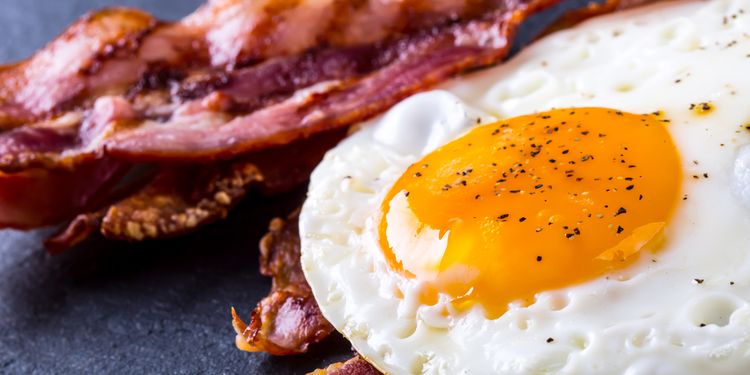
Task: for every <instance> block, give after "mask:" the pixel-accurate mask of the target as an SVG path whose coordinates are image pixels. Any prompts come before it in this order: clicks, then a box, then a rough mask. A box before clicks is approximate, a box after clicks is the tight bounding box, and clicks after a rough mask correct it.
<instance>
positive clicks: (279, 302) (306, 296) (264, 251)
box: [232, 212, 333, 355]
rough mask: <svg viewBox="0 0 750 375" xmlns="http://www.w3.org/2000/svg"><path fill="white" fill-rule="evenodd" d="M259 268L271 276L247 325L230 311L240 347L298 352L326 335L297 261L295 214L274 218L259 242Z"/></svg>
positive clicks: (325, 326) (323, 321) (328, 326)
mask: <svg viewBox="0 0 750 375" xmlns="http://www.w3.org/2000/svg"><path fill="white" fill-rule="evenodd" d="M260 250H261V255H260V271H261V273H262V274H264V275H266V276H269V277H272V278H273V285H272V287H271V293H270V294H269V296H268V297H266V298H264V299H263V300H262V301H261V302H260V303H258V305H257V306H256V308H255V310H254V311H253V312H252V316H251V318H250V323H249V324H246V323H245V322H244V321H243V320H242V319H241V318H240V317H239V316H238V315H237V312H236V311H235V310H234V308H233V309H232V318H233V319H232V325H233V326H234V329H235V331H236V332H237V339H236V343H237V347H238V348H239V349H242V350H245V351H249V352H258V351H264V352H267V353H270V354H274V355H287V354H298V353H304V352H306V351H307V348H308V346H309V345H311V344H314V343H316V342H319V341H321V340H323V339H324V338H326V337H328V335H329V334H330V333H331V332H333V326H331V324H330V323H328V321H327V320H326V319H325V318H324V317H323V315H322V314H321V312H320V309H319V308H318V304H317V302H315V298H314V297H313V295H312V290H310V286H309V285H308V284H307V281H306V280H305V275H304V273H303V272H302V265H301V264H300V258H299V257H300V243H299V234H298V227H297V213H296V212H295V213H293V214H292V215H290V216H289V218H288V219H287V220H282V219H274V220H273V221H272V222H271V225H270V228H269V233H268V234H267V235H266V236H265V237H263V239H262V240H261V243H260Z"/></svg>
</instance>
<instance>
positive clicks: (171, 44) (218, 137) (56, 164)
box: [0, 0, 559, 242]
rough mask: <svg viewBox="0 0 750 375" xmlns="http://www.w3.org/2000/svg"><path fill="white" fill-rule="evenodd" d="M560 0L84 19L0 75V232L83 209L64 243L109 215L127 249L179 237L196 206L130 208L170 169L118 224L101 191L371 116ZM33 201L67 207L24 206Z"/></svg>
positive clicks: (220, 9)
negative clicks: (144, 172) (132, 242)
mask: <svg viewBox="0 0 750 375" xmlns="http://www.w3.org/2000/svg"><path fill="white" fill-rule="evenodd" d="M557 1H559V0H441V1H421V0H406V1H404V0H377V1H376V0H371V1H354V2H348V1H334V0H324V1H311V0H309V1H304V0H299V1H282V0H259V1H249V0H244V1H243V0H210V1H209V2H208V3H207V4H205V5H204V6H203V7H201V8H200V9H198V10H197V11H196V12H195V13H194V14H192V15H190V16H188V17H186V18H185V19H183V20H181V21H179V22H175V23H166V22H162V21H159V20H156V19H154V18H153V17H152V16H151V15H149V14H146V13H144V12H141V11H137V10H132V9H125V8H112V9H108V10H104V11H100V12H96V13H92V14H89V15H87V16H85V17H83V18H82V19H80V20H79V21H78V22H76V23H75V24H74V25H72V26H71V27H70V28H69V29H68V30H66V31H65V32H64V33H63V34H62V35H61V36H60V37H59V38H57V39H56V40H54V41H53V42H51V43H50V44H49V45H48V46H47V47H45V48H44V49H43V50H41V51H39V52H38V53H36V54H35V55H34V56H32V57H31V58H30V59H28V60H26V61H23V62H20V63H18V64H14V65H10V66H5V67H2V68H0V186H2V188H0V224H1V225H3V226H10V227H20V228H29V227H36V226H41V225H47V224H52V223H55V222H59V221H61V220H64V219H68V218H72V217H74V216H75V215H76V214H80V213H85V212H90V213H92V214H89V215H88V216H87V217H86V218H83V219H81V220H79V221H78V224H77V228H78V229H79V230H78V231H75V230H73V231H72V235H71V236H68V237H67V238H68V239H73V238H77V237H81V234H82V233H85V232H86V230H81V228H84V229H85V228H87V225H88V226H89V227H90V225H91V224H95V223H97V222H102V223H107V222H109V223H112V222H113V220H120V221H123V225H125V227H124V229H123V227H116V228H115V226H113V227H112V228H113V230H110V231H105V234H107V233H116V234H115V235H114V237H118V238H119V237H122V235H121V233H125V232H126V231H128V229H127V226H128V225H130V227H131V229H134V228H135V227H136V225H139V226H140V227H141V228H140V229H139V230H131V231H130V232H131V234H133V235H132V236H129V238H130V239H138V238H150V237H153V236H152V234H154V233H156V236H160V235H161V234H162V233H166V234H169V233H180V232H182V231H185V228H184V227H181V228H178V229H174V226H173V225H172V224H170V223H171V222H173V221H174V220H175V217H177V216H179V215H180V214H181V212H177V211H182V213H184V211H186V210H188V209H200V207H201V202H203V203H205V200H202V199H192V200H191V199H187V200H186V199H183V198H184V197H180V196H179V195H180V194H179V193H173V192H170V197H169V199H167V200H166V201H170V200H171V202H172V203H170V205H172V206H177V208H176V209H173V208H170V207H166V206H163V207H162V208H158V207H157V208H156V211H154V212H150V213H146V214H141V212H142V211H144V210H148V209H147V208H146V207H145V206H144V204H146V203H149V202H150V201H151V202H153V201H154V200H155V199H154V198H155V197H158V196H163V193H164V191H165V189H164V188H163V187H164V186H163V185H164V181H169V180H179V177H178V176H175V175H174V173H178V172H166V173H168V174H169V173H172V175H168V176H163V175H161V174H158V173H157V175H160V176H161V177H160V178H157V180H156V182H153V183H152V184H156V185H157V186H156V187H151V188H149V187H146V188H143V187H142V185H139V187H137V188H136V187H133V190H132V191H131V192H134V193H135V194H141V196H136V197H132V199H129V200H127V197H126V202H124V203H123V205H125V206H127V209H126V208H124V207H119V208H116V210H117V212H116V213H117V214H116V215H115V214H113V212H112V209H111V207H109V206H108V204H115V203H114V202H119V201H118V200H115V199H114V198H113V197H109V200H110V202H106V200H107V199H106V198H107V192H108V191H109V189H110V188H111V187H112V186H114V185H115V182H117V180H118V179H119V178H121V177H122V175H123V174H124V172H123V171H124V170H128V169H129V168H131V167H132V166H133V165H137V164H139V163H150V164H154V163H156V164H159V165H167V166H169V165H173V163H193V164H195V163H204V164H205V163H215V162H218V161H221V162H222V163H230V164H231V163H234V160H235V159H237V158H244V157H245V156H246V155H248V154H252V153H256V152H258V151H260V150H265V149H272V148H277V147H281V146H284V145H287V144H292V143H294V142H296V141H298V140H300V139H306V138H310V137H311V136H313V135H315V134H318V133H323V132H326V131H330V130H333V129H338V128H343V127H346V126H347V125H350V124H353V123H356V122H358V121H361V120H364V119H366V118H368V117H371V116H374V115H376V114H378V113H381V112H383V111H384V110H386V109H387V108H389V107H390V106H391V105H393V104H394V103H396V102H397V101H398V100H400V99H402V98H404V97H406V96H408V95H410V94H412V93H414V92H416V91H419V90H423V89H425V88H428V87H429V86H430V85H432V84H434V83H436V82H439V81H441V80H443V79H445V78H447V77H450V76H452V75H455V74H458V73H460V72H463V71H466V70H469V69H474V68H477V67H481V66H486V65H489V64H493V63H496V62H498V61H500V60H501V59H502V58H503V57H505V56H506V54H507V52H508V48H509V41H510V40H511V39H512V37H513V34H514V30H515V29H516V27H517V26H518V24H519V23H520V22H521V21H522V20H524V19H525V18H526V17H528V16H529V15H530V14H532V13H534V12H536V11H538V10H540V9H542V8H544V7H546V6H549V5H552V4H553V3H556V2H557ZM160 168H162V169H164V168H167V169H168V168H170V167H160ZM222 168H224V169H222ZM226 168H230V169H231V166H230V167H226ZM226 168H225V167H217V169H219V170H220V171H218V172H216V174H217V175H220V174H221V171H225V170H226ZM272 169H273V168H272ZM268 173H269V174H271V175H281V174H283V170H282V169H280V168H276V170H273V171H270V172H268ZM222 177H225V176H218V177H217V178H222ZM208 179H209V180H210V178H208ZM282 180H283V178H282ZM81 181H85V183H82V182H81ZM198 183H200V184H203V185H206V182H205V181H203V180H201V181H199V182H198ZM24 184H25V185H24ZM81 184H83V185H84V188H81V187H80V186H79V185H81ZM208 185H210V183H208ZM24 186H31V188H24ZM53 186H63V187H64V189H55V188H53ZM202 188H203V186H195V187H194V189H197V190H201V189H202ZM143 189H146V190H145V191H144V190H143ZM58 190H59V191H58ZM167 190H168V189H167ZM209 190H210V189H209ZM24 191H26V192H28V193H26V194H24ZM144 194H145V196H144ZM175 194H176V195H178V196H175ZM39 197H42V199H43V200H46V201H55V202H56V201H66V202H73V203H71V204H63V205H60V206H59V207H58V206H57V205H53V204H50V205H46V204H45V205H43V206H42V207H36V205H34V204H31V203H29V200H32V199H37V198H39ZM218 197H219V199H218V200H216V199H215V200H216V202H218V203H219V205H222V201H226V200H225V199H223V198H224V197H223V196H218ZM204 198H205V197H204ZM214 198H216V197H214ZM230 198H231V197H230ZM118 199H119V198H118ZM102 202H105V203H102ZM212 205H213V204H212ZM225 206H226V205H225ZM94 213H95V214H94ZM155 213H156V214H158V215H161V216H159V217H158V218H153V217H147V216H153V214H155ZM162 214H163V215H162ZM175 215H177V216H175ZM220 216H221V214H220V213H219V214H209V215H208V216H207V217H211V218H214V217H220ZM97 217H104V219H103V221H102V220H96V218H97ZM112 217H115V219H112ZM84 219H85V220H84ZM131 219H134V220H131ZM177 220H179V218H177ZM199 221H200V220H199ZM204 221H208V220H204ZM128 222H135V224H128ZM187 222H192V221H189V220H188V221H187ZM118 225H119V224H118ZM170 228H172V229H170ZM73 229H75V228H73ZM139 231H140V233H139ZM118 233H119V234H118ZM63 242H65V241H63Z"/></svg>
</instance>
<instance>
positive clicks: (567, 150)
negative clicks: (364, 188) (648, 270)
mask: <svg viewBox="0 0 750 375" xmlns="http://www.w3.org/2000/svg"><path fill="white" fill-rule="evenodd" d="M666 126H667V120H663V119H661V118H660V117H658V116H656V115H635V114H629V113H623V112H621V111H617V110H613V109H606V108H575V109H559V110H553V111H550V112H545V113H540V114H536V115H529V116H522V117H516V118H512V119H508V120H504V121H500V122H497V123H493V124H489V125H483V126H479V127H477V128H475V129H473V130H471V131H470V132H469V133H467V134H466V135H464V136H463V137H461V138H459V139H457V140H455V141H453V142H451V143H449V144H447V145H445V146H443V147H441V148H439V149H438V150H436V151H434V152H432V153H431V154H429V155H427V156H425V157H424V158H423V159H422V160H420V161H419V162H417V163H415V164H413V165H412V166H411V167H409V168H408V170H407V171H406V172H405V173H404V174H403V175H402V176H401V178H400V179H399V180H398V181H397V182H396V183H395V185H394V186H393V188H392V189H391V190H390V191H389V193H388V195H387V196H386V197H385V200H384V202H383V205H382V217H381V221H380V224H379V241H380V245H381V248H382V249H383V250H384V252H385V255H386V258H387V259H388V260H389V262H390V264H391V266H392V267H394V268H395V269H397V270H399V271H401V272H403V273H404V274H406V275H408V276H409V277H416V278H419V279H420V280H423V281H425V282H426V283H427V284H428V285H429V286H430V288H427V289H428V290H430V292H426V293H425V295H424V296H423V297H424V298H423V299H424V301H423V302H425V303H434V302H435V301H436V296H437V292H442V293H445V294H447V295H449V296H451V297H452V298H453V303H454V305H455V306H456V307H459V308H462V307H469V306H472V305H474V304H476V303H480V304H481V305H482V306H483V307H484V309H485V311H486V312H487V314H488V316H490V317H498V316H500V315H502V314H503V313H504V312H505V311H506V310H507V308H508V304H509V303H512V302H517V301H520V302H521V303H531V302H532V301H533V300H534V296H535V294H537V293H539V292H542V291H547V290H554V289H559V288H562V287H566V286H570V285H575V284H577V283H581V282H585V281H587V280H591V279H594V278H597V277H599V276H602V275H604V274H607V273H609V272H612V271H616V270H618V269H622V268H624V267H626V266H627V265H628V264H630V263H632V262H633V261H634V260H635V259H637V257H638V254H639V252H640V251H641V250H642V249H643V248H644V247H654V248H655V247H656V244H657V243H658V242H659V241H657V240H658V239H660V238H661V235H660V234H661V232H662V230H663V228H664V226H665V225H666V223H667V221H668V219H669V217H670V215H671V213H672V212H673V210H674V207H675V205H676V203H677V201H678V197H679V193H680V185H681V179H682V172H681V164H680V160H679V155H678V153H677V150H676V148H675V146H674V144H673V142H672V139H671V137H670V135H669V132H668V130H667V129H666Z"/></svg>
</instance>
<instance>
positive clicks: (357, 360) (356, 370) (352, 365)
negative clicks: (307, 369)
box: [309, 356, 381, 375]
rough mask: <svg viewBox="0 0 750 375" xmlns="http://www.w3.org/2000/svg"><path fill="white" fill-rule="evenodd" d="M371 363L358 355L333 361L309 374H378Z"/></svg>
mask: <svg viewBox="0 0 750 375" xmlns="http://www.w3.org/2000/svg"><path fill="white" fill-rule="evenodd" d="M380 374H381V372H380V371H378V369H376V368H375V367H374V366H373V365H371V364H370V363H369V362H367V361H366V360H364V359H363V358H362V357H360V356H355V357H354V358H352V359H350V360H348V361H346V362H340V363H334V364H332V365H330V366H328V367H326V368H324V369H319V370H315V371H313V372H311V373H310V374H309V375H380Z"/></svg>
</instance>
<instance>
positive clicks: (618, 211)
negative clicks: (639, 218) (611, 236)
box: [615, 207, 628, 216]
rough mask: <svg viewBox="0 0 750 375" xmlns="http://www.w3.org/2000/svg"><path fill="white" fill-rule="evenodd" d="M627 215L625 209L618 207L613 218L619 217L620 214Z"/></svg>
mask: <svg viewBox="0 0 750 375" xmlns="http://www.w3.org/2000/svg"><path fill="white" fill-rule="evenodd" d="M626 213H628V210H626V209H625V207H620V208H618V209H617V212H615V216H619V215H622V214H626Z"/></svg>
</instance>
